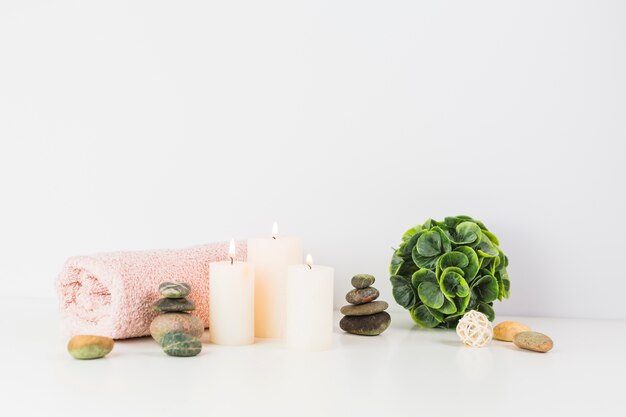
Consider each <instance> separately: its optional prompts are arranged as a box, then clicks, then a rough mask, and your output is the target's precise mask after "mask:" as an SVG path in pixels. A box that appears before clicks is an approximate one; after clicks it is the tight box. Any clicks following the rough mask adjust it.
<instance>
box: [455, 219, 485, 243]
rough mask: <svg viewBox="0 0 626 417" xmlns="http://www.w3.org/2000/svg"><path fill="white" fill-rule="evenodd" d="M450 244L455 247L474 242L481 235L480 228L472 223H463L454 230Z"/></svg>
mask: <svg viewBox="0 0 626 417" xmlns="http://www.w3.org/2000/svg"><path fill="white" fill-rule="evenodd" d="M455 231H456V233H454V235H453V239H452V242H453V243H455V244H457V245H468V244H470V243H473V242H476V241H477V240H478V239H479V238H480V235H481V231H480V227H478V225H477V224H476V223H474V222H469V221H464V222H463V223H459V224H458V225H457V226H456V228H455Z"/></svg>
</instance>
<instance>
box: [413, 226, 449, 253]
mask: <svg viewBox="0 0 626 417" xmlns="http://www.w3.org/2000/svg"><path fill="white" fill-rule="evenodd" d="M415 247H416V248H417V253H419V254H420V255H422V256H426V257H432V256H436V255H439V254H440V253H441V252H443V246H442V242H441V235H440V234H439V233H438V232H437V231H430V230H429V231H427V232H424V233H422V234H421V235H420V237H419V239H417V245H416V246H415Z"/></svg>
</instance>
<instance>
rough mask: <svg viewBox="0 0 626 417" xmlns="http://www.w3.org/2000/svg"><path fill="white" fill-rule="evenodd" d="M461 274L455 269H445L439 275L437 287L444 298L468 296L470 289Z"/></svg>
mask: <svg viewBox="0 0 626 417" xmlns="http://www.w3.org/2000/svg"><path fill="white" fill-rule="evenodd" d="M462 274H463V271H462V270H461V269H459V268H455V267H449V268H446V269H444V271H443V272H442V273H441V280H440V282H439V287H440V288H441V291H442V292H443V293H444V294H445V295H446V296H448V297H450V298H454V297H457V296H458V297H466V296H468V295H469V292H470V289H469V286H468V285H467V282H466V281H465V279H463V275H462Z"/></svg>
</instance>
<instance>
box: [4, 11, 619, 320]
mask: <svg viewBox="0 0 626 417" xmlns="http://www.w3.org/2000/svg"><path fill="white" fill-rule="evenodd" d="M625 21H626V3H624V2H621V1H599V0H593V1H591V0H590V1H584V2H581V1H576V2H575V1H565V0H564V1H545V0H542V1H519V2H502V1H478V2H476V1H474V2H467V1H449V2H442V1H438V2H433V1H412V0H411V1H380V2H373V1H362V0H359V1H337V0H311V1H303V2H294V1H273V0H269V1H263V2H258V1H224V2H205V1H185V2H165V1H152V0H151V1H132V0H123V1H108V2H81V1H75V2H72V1H56V2H49V1H23V0H22V1H6V0H0V185H1V190H0V193H1V194H0V195H1V203H0V261H1V263H0V278H1V279H2V281H3V282H5V284H6V283H10V286H4V287H3V288H5V290H3V294H6V291H7V290H6V289H7V288H10V292H11V293H29V294H34V295H45V296H52V295H53V285H52V282H53V280H54V278H55V275H56V273H57V272H58V271H59V269H60V267H61V265H62V263H63V261H64V260H65V258H67V257H68V256H70V255H75V254H83V253H91V252H96V251H108V250H119V249H143V248H156V247H181V246H187V245H193V244H197V243H203V242H208V241H214V240H226V239H229V238H230V237H231V236H235V237H239V238H245V237H248V236H250V235H268V234H269V232H270V229H271V225H272V222H273V221H274V220H278V221H279V223H280V225H281V232H282V233H283V234H290V235H298V236H301V237H302V238H303V239H304V241H305V243H306V250H307V251H310V252H311V253H312V254H313V255H314V258H315V259H316V261H317V262H318V263H320V264H326V265H333V266H335V267H336V280H337V284H336V290H337V294H336V303H337V305H340V304H341V299H342V296H343V294H344V293H345V292H346V291H347V290H348V288H349V278H350V277H351V276H352V275H353V274H354V273H357V272H369V273H373V274H375V275H376V276H377V277H378V287H379V288H380V289H381V290H382V293H383V295H382V297H381V298H383V299H386V300H388V301H392V297H391V291H390V285H389V283H388V274H387V263H388V260H389V257H390V255H391V249H390V247H391V246H393V245H395V244H397V243H398V241H399V239H400V237H401V235H402V233H403V232H404V230H405V229H407V228H408V227H410V226H412V225H413V224H415V223H421V222H422V221H423V220H424V219H426V218H427V217H435V218H442V217H444V216H446V215H450V214H470V215H473V216H475V217H477V218H480V219H482V220H483V221H484V222H485V223H486V224H487V226H488V227H490V229H492V230H493V231H494V232H495V233H496V234H497V235H498V236H499V237H500V240H501V242H502V248H503V249H504V250H505V251H506V253H507V254H508V255H509V257H510V259H511V267H510V275H511V279H512V298H511V299H510V300H508V301H506V302H504V303H502V304H497V305H496V311H497V312H498V313H501V314H513V313H515V314H528V315H555V316H565V317H593V318H601V317H602V318H621V319H626V310H625V309H624V308H623V307H622V303H623V300H624V294H625V293H626V273H625V272H624V268H623V265H622V264H623V262H624V256H625V254H626V239H625V238H624V236H625V231H624V228H625V226H624V224H625V223H624V216H625V215H626V210H625V209H626V196H625V191H624V189H625V187H624V178H625V174H626V166H625V162H626V161H625V159H626V118H625V116H626V77H625V74H626V48H625V47H624V45H625V44H626V43H625V41H626V26H625V25H624V22H625Z"/></svg>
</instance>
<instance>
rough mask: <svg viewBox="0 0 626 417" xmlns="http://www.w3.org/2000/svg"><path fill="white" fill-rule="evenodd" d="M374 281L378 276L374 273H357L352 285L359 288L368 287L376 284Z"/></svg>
mask: <svg viewBox="0 0 626 417" xmlns="http://www.w3.org/2000/svg"><path fill="white" fill-rule="evenodd" d="M374 281H376V278H374V275H370V274H357V275H355V276H353V277H352V286H353V287H354V288H357V289H359V288H367V287H369V286H370V285H372V284H374Z"/></svg>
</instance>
